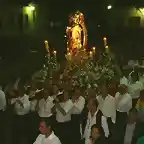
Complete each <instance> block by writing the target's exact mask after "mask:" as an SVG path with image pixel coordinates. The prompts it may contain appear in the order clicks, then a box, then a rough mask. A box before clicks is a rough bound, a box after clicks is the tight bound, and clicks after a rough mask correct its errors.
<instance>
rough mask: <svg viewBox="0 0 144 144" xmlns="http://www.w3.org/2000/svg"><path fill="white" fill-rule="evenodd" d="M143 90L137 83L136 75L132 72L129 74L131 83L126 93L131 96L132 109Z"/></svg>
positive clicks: (140, 84) (141, 85) (137, 77)
mask: <svg viewBox="0 0 144 144" xmlns="http://www.w3.org/2000/svg"><path fill="white" fill-rule="evenodd" d="M142 89H143V84H142V83H141V82H140V81H139V76H138V73H136V72H133V73H132V74H131V83H130V84H129V85H128V93H129V94H130V95H131V96H132V99H133V103H132V105H133V108H134V107H135V106H136V103H137V101H138V99H139V97H140V91H141V90H142Z"/></svg>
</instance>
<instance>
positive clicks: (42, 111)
mask: <svg viewBox="0 0 144 144" xmlns="http://www.w3.org/2000/svg"><path fill="white" fill-rule="evenodd" d="M53 101H54V99H53V97H51V96H50V95H49V91H48V90H44V98H42V99H41V100H39V105H38V114H39V117H40V118H41V119H42V118H50V117H51V116H52V111H51V109H52V108H53V106H54V103H53Z"/></svg>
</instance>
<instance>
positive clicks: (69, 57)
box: [68, 52, 71, 60]
mask: <svg viewBox="0 0 144 144" xmlns="http://www.w3.org/2000/svg"><path fill="white" fill-rule="evenodd" d="M68 60H71V53H70V52H69V53H68Z"/></svg>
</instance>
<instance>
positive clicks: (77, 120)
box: [71, 114, 81, 144]
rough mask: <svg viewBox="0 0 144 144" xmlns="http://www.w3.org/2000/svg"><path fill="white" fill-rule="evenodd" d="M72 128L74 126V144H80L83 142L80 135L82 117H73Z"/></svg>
mask: <svg viewBox="0 0 144 144" xmlns="http://www.w3.org/2000/svg"><path fill="white" fill-rule="evenodd" d="M71 126H72V137H73V139H72V142H73V144H79V143H80V140H81V135H80V115H79V114H77V115H72V121H71Z"/></svg>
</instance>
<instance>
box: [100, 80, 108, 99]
mask: <svg viewBox="0 0 144 144" xmlns="http://www.w3.org/2000/svg"><path fill="white" fill-rule="evenodd" d="M100 93H101V95H102V96H105V97H106V96H107V95H108V87H107V84H106V83H103V84H101V85H100Z"/></svg>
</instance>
